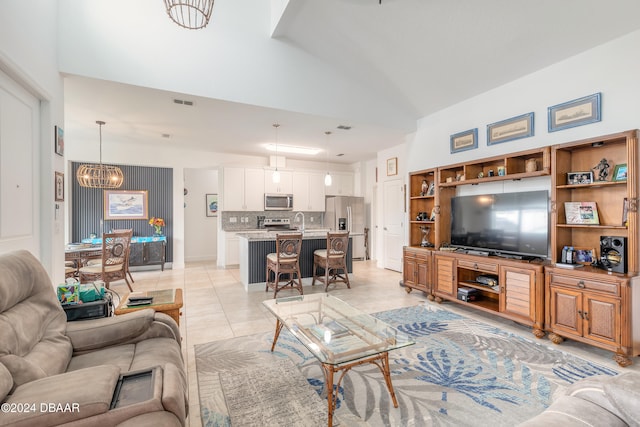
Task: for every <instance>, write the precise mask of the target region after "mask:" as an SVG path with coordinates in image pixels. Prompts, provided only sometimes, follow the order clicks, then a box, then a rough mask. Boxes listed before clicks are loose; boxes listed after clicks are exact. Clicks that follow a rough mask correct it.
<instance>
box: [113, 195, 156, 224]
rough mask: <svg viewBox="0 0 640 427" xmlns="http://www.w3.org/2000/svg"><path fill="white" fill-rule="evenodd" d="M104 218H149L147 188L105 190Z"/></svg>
mask: <svg viewBox="0 0 640 427" xmlns="http://www.w3.org/2000/svg"><path fill="white" fill-rule="evenodd" d="M103 206H104V219H105V220H113V219H149V192H148V191H147V190H104V205H103Z"/></svg>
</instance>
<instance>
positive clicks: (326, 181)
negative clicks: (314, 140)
mask: <svg viewBox="0 0 640 427" xmlns="http://www.w3.org/2000/svg"><path fill="white" fill-rule="evenodd" d="M324 134H325V135H327V149H326V151H325V153H326V156H325V158H326V166H327V174H326V175H325V176H324V185H325V186H326V187H331V174H330V173H329V136H330V135H331V132H330V131H326V132H325V133H324Z"/></svg>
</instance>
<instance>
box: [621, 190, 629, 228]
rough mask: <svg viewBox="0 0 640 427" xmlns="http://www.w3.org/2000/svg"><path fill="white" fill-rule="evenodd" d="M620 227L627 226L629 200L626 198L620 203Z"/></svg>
mask: <svg viewBox="0 0 640 427" xmlns="http://www.w3.org/2000/svg"><path fill="white" fill-rule="evenodd" d="M622 225H624V226H625V227H627V226H628V225H629V199H628V198H626V197H625V198H624V200H623V201H622Z"/></svg>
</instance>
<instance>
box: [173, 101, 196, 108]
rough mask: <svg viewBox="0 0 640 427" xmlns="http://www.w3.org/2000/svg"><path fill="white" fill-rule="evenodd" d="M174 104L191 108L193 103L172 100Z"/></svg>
mask: <svg viewBox="0 0 640 427" xmlns="http://www.w3.org/2000/svg"><path fill="white" fill-rule="evenodd" d="M173 102H174V104H180V105H187V106H189V107H193V101H186V100H184V99H174V100H173Z"/></svg>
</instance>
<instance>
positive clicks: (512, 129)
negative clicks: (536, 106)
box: [487, 112, 534, 145]
mask: <svg viewBox="0 0 640 427" xmlns="http://www.w3.org/2000/svg"><path fill="white" fill-rule="evenodd" d="M533 132H534V130H533V112H531V113H527V114H522V115H520V116H516V117H512V118H510V119H506V120H502V121H499V122H496V123H491V124H490V125H487V145H494V144H500V143H502V142H507V141H514V140H516V139H521V138H528V137H530V136H533Z"/></svg>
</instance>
